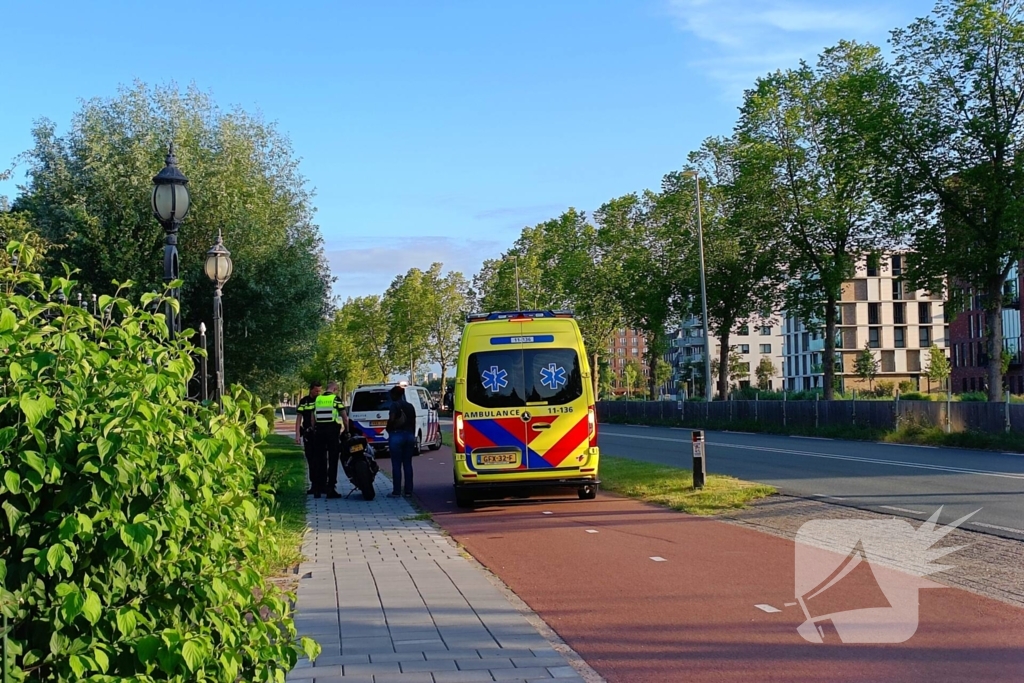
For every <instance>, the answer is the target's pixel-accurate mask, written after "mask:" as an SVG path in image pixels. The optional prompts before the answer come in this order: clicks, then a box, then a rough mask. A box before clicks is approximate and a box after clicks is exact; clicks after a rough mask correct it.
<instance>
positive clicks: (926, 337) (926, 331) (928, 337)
mask: <svg viewBox="0 0 1024 683" xmlns="http://www.w3.org/2000/svg"><path fill="white" fill-rule="evenodd" d="M918 332H919V334H920V337H921V348H922V349H927V348H928V347H930V346H931V345H932V328H930V327H919V328H918Z"/></svg>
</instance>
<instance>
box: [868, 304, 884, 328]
mask: <svg viewBox="0 0 1024 683" xmlns="http://www.w3.org/2000/svg"><path fill="white" fill-rule="evenodd" d="M880 308H881V304H868V325H881V324H882V320H881V317H882V315H881V311H880V310H879V309H880Z"/></svg>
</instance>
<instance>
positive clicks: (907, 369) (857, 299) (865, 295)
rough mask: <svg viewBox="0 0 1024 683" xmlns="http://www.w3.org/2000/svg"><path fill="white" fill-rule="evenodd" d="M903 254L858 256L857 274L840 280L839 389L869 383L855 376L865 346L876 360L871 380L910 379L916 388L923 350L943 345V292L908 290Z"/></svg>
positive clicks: (946, 340) (925, 352)
mask: <svg viewBox="0 0 1024 683" xmlns="http://www.w3.org/2000/svg"><path fill="white" fill-rule="evenodd" d="M905 259H906V254H905V253H891V254H885V255H881V256H874V257H872V258H869V259H865V260H862V261H860V262H859V263H858V264H857V269H856V273H857V275H856V276H855V277H854V278H853V279H851V280H849V281H847V282H845V283H843V288H842V297H841V301H840V304H839V320H838V326H837V334H836V349H837V355H838V357H839V359H840V363H841V366H840V367H841V368H842V374H841V375H840V377H841V378H842V385H843V389H844V391H849V390H851V389H858V390H865V389H868V388H869V384H870V383H869V382H868V381H866V380H863V379H861V378H860V377H859V376H858V375H857V355H858V354H859V353H861V352H862V351H863V349H864V348H865V347H867V348H869V349H870V350H871V353H872V355H874V356H875V359H876V360H877V361H878V373H877V375H876V376H875V379H874V383H875V384H877V383H878V382H879V381H887V382H892V383H893V384H895V385H899V383H901V382H904V381H911V382H913V383H914V386H915V387H919V388H923V387H924V384H923V383H922V377H923V374H924V372H925V370H927V366H928V353H929V349H930V348H931V347H932V345H937V346H939V347H940V348H942V349H948V348H949V327H948V326H947V325H946V318H945V307H944V293H943V292H929V291H926V290H913V289H911V288H910V287H909V286H908V284H907V282H906V281H905V280H904V279H903V274H904V269H905ZM822 347H823V345H822Z"/></svg>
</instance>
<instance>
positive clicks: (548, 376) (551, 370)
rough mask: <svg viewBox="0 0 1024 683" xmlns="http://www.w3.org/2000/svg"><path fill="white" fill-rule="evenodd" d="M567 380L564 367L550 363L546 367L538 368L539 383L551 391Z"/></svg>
mask: <svg viewBox="0 0 1024 683" xmlns="http://www.w3.org/2000/svg"><path fill="white" fill-rule="evenodd" d="M568 382H569V380H568V379H566V377H565V368H560V367H556V366H555V364H554V363H551V364H550V365H548V366H547V367H546V368H541V369H540V383H541V384H543V385H544V386H546V387H547V388H549V389H551V390H552V391H557V390H558V389H559V388H561V387H562V385H563V384H567V383H568Z"/></svg>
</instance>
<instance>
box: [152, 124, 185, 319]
mask: <svg viewBox="0 0 1024 683" xmlns="http://www.w3.org/2000/svg"><path fill="white" fill-rule="evenodd" d="M186 185H188V178H186V177H185V174H183V173H182V172H181V171H180V170H179V169H178V160H177V158H176V157H175V156H174V143H173V142H172V143H170V144H169V145H168V146H167V158H166V160H165V162H164V167H163V168H162V169H160V172H159V173H157V174H156V175H155V176H154V177H153V215H154V216H156V219H157V220H158V221H160V225H162V226H163V228H164V231H165V232H166V237H165V238H164V284H165V285H166V284H169V283H171V282H174V281H175V280H177V279H178V228H179V227H181V222H182V221H183V220H185V215H186V214H187V213H188V208H189V197H188V188H187V187H186ZM178 295H179V291H178V289H177V288H175V289H173V290H171V296H172V297H174V298H175V299H178ZM167 331H168V333H169V334H170V336H171V337H174V336H176V335H177V334H178V333H179V332H181V315H180V312H175V311H174V309H173V308H172V307H171V304H170V302H168V304H167Z"/></svg>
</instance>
